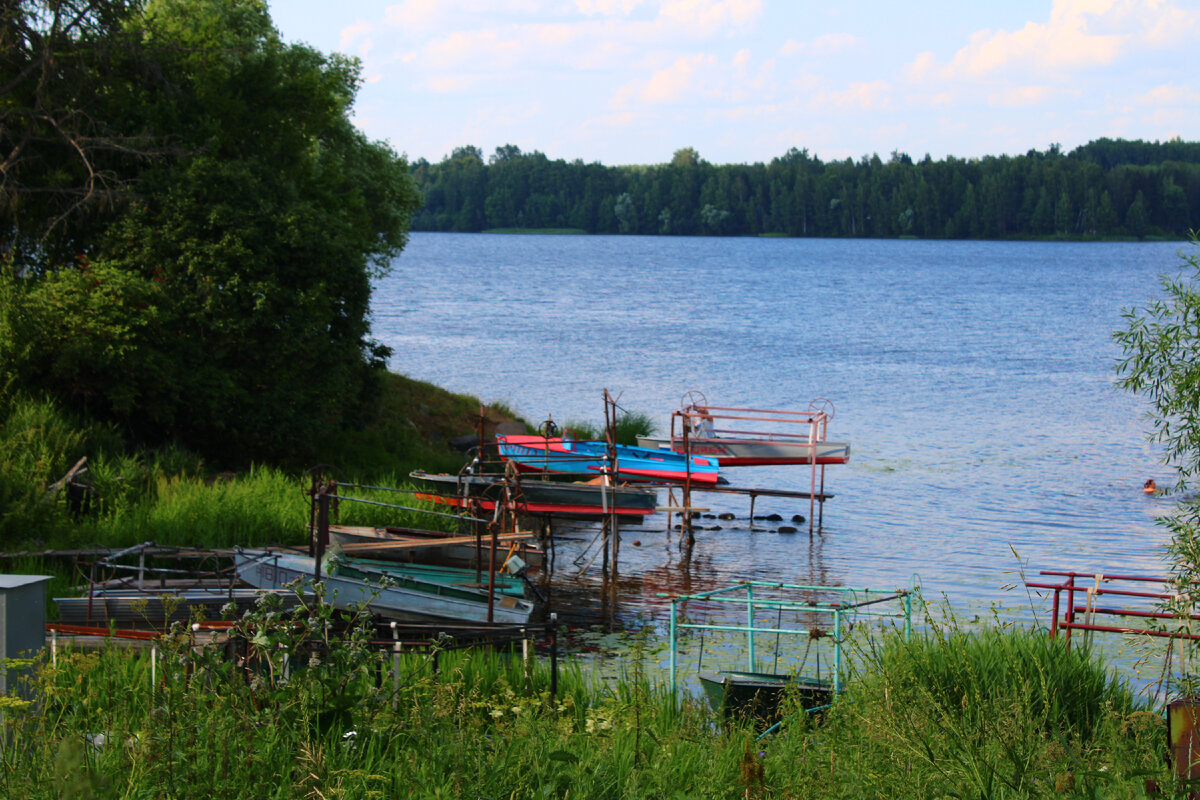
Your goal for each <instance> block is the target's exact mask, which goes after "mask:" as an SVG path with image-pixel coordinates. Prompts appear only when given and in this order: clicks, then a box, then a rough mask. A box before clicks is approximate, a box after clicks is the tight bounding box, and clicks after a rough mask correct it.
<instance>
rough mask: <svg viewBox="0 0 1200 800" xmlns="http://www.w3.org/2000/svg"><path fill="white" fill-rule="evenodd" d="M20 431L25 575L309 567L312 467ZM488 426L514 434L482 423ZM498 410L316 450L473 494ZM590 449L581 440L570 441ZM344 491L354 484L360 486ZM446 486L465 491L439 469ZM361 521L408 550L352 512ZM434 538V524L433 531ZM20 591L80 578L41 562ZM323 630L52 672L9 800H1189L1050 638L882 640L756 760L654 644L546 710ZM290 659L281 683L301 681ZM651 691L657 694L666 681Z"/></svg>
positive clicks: (15, 509) (24, 427)
mask: <svg viewBox="0 0 1200 800" xmlns="http://www.w3.org/2000/svg"><path fill="white" fill-rule="evenodd" d="M0 411H2V412H3V415H2V419H3V422H4V425H3V428H2V429H0V531H2V532H3V535H4V549H6V550H8V551H13V550H15V549H28V548H43V547H71V546H79V545H87V544H93V543H99V544H104V545H107V546H114V545H128V544H133V543H137V542H141V541H148V540H152V541H157V542H159V543H164V544H180V545H202V546H226V545H231V544H262V543H267V542H278V543H298V542H300V541H301V540H302V539H303V537H304V529H305V524H306V522H307V502H306V498H305V490H306V488H307V486H308V482H307V478H305V477H304V476H303V472H302V470H300V469H298V468H297V467H296V466H294V465H270V466H267V465H262V466H254V467H251V468H247V469H244V470H241V471H239V472H237V473H224V472H216V471H215V470H214V469H212V468H210V467H209V466H208V465H205V464H204V463H202V462H201V461H199V460H198V459H196V458H195V457H194V456H192V455H190V454H188V453H186V452H183V451H180V450H178V449H172V448H165V449H161V450H157V451H153V452H146V451H141V452H130V451H128V450H126V449H125V448H124V447H123V446H122V444H121V442H120V438H119V437H118V436H117V434H116V432H114V431H111V430H108V429H106V428H104V427H103V426H96V425H89V424H86V423H85V422H83V421H80V420H77V419H73V418H71V417H69V416H68V415H64V414H63V413H62V412H61V411H60V410H59V409H57V408H55V407H54V406H52V405H50V404H48V403H45V402H41V401H38V400H36V399H29V398H23V399H11V400H9V401H8V403H7V406H6V407H5V408H3V409H0ZM485 413H486V415H487V416H488V417H489V419H490V420H491V422H493V423H494V422H495V421H497V420H499V419H500V418H507V417H509V416H511V414H510V413H509V412H508V411H507V410H505V409H490V410H488V411H486V412H485ZM478 415H479V404H478V401H476V400H474V399H472V398H466V397H461V396H456V395H449V394H447V393H444V392H441V391H440V390H437V389H436V387H431V386H429V385H428V384H420V383H418V382H413V381H408V380H406V379H402V378H399V377H398V376H393V377H392V378H389V388H388V391H387V392H386V393H385V395H384V396H383V397H382V398H381V400H380V405H379V410H378V414H377V417H376V419H375V420H374V421H373V422H372V423H371V424H370V425H369V426H367V427H365V428H363V429H362V430H359V431H350V432H344V435H341V436H338V437H336V439H334V440H331V442H329V443H326V444H324V445H322V446H321V449H322V452H323V453H324V454H326V455H327V457H325V458H323V459H322V460H324V461H326V462H331V463H333V464H335V465H337V467H336V468H337V471H338V473H339V475H340V477H341V478H342V479H343V480H359V481H363V482H368V483H373V484H375V485H395V484H396V483H399V482H402V481H403V480H404V478H405V476H406V475H407V473H408V470H409V469H411V468H413V467H424V468H427V469H439V468H442V469H454V468H457V466H458V465H459V464H461V456H459V455H457V454H454V453H453V452H452V451H450V449H449V448H448V447H447V446H446V441H447V440H448V439H450V438H453V437H454V436H458V435H462V434H465V433H470V432H471V431H472V430H473V426H474V420H475V419H476V418H477V417H478ZM571 425H572V426H573V427H577V428H580V429H581V430H582V429H586V427H587V426H586V424H585V423H571ZM83 455H86V456H88V462H87V464H88V466H89V473H88V480H89V481H90V483H91V485H92V486H93V487H94V488H95V490H96V494H95V498H94V501H93V505H92V507H91V508H90V509H87V510H86V511H84V512H83V513H79V514H74V513H72V510H71V507H70V506H69V504H67V503H66V501H65V500H64V498H63V496H62V495H61V494H55V493H50V492H48V491H47V488H46V487H47V486H49V485H51V484H52V483H53V482H54V481H56V480H58V479H59V478H61V477H62V475H63V474H65V473H66V471H67V470H68V469H69V468H70V467H71V465H72V464H75V463H76V462H77V461H78V459H79V457H81V456H83ZM347 465H353V467H351V466H347ZM440 465H444V466H440ZM342 519H343V521H346V522H351V523H358V524H375V523H377V522H389V523H392V524H404V522H405V520H400V519H398V518H397V516H396V514H395V512H394V511H393V510H391V509H382V510H381V509H377V508H374V507H371V506H357V505H355V506H351V505H348V504H347V506H346V507H345V508H343V510H342ZM410 521H411V522H412V523H414V524H421V525H426V526H429V525H432V524H435V523H434V521H433V520H431V519H430V518H423V519H422V518H418V517H417V516H414V517H413V518H412V519H411V520H410ZM0 568H2V569H4V570H5V571H11V572H24V573H50V574H55V575H56V578H55V582H54V583H53V584H52V586H51V596H55V595H57V594H59V593H60V592H65V591H66V590H67V589H68V588H69V586H70V584H71V582H72V576H71V575H70V571H69V569H67V570H66V571H64V570H63V568H62V567H61V565H59V564H55V563H49V562H43V561H39V560H37V559H32V558H24V559H11V560H7V561H4V562H0ZM330 613H331V612H330V611H329V610H328V609H327V608H324V607H317V608H313V609H302V611H301V612H300V616H298V617H296V618H288V619H287V620H286V621H287V623H288V624H287V625H286V626H281V623H282V622H284V621H285V615H284V613H283V612H281V611H279V610H278V609H272V608H264V609H262V610H261V612H260V613H259V614H257V615H254V616H252V617H250V618H248V619H244V620H242V621H240V622H239V623H238V624H239V625H240V626H241V631H240V632H241V635H242V637H243V638H244V639H245V640H246V641H247V642H249V643H250V647H251V649H252V650H254V651H255V652H254V655H255V658H253V659H252V660H251V661H250V662H247V663H243V664H239V663H238V662H235V661H231V660H230V659H229V658H228V657H227V656H226V654H224V653H223V652H222V651H221V650H220V649H219V648H215V647H208V648H193V647H192V646H191V645H190V642H189V640H188V638H187V634H186V631H177V632H176V633H175V634H173V635H170V636H168V637H167V639H166V640H165V642H164V644H163V652H162V656H161V658H160V659H159V661H158V663H157V664H156V666H155V671H156V672H155V677H154V680H152V679H151V665H150V660H149V657H148V655H147V654H146V653H145V652H132V651H128V650H124V649H121V648H116V647H110V648H105V649H101V650H99V651H75V652H70V653H63V654H60V655H59V658H58V660H57V665H55V666H51V665H50V664H48V663H46V662H47V660H48V659H46V658H43V659H42V660H41V661H40V662H39V663H38V665H36V670H35V677H34V682H33V686H31V687H29V690H28V693H27V694H26V695H24V697H27V698H33V699H35V702H26V701H25V700H22V699H21V696H16V695H9V696H0V706H2V708H0V711H2V712H3V724H0V762H2V763H0V797H14V798H16V797H30V798H42V797H45V798H50V797H56V798H57V797H79V798H83V797H91V798H110V797H111V798H167V797H171V798H191V797H196V798H200V797H204V798H209V797H230V798H234V797H236V798H257V797H279V798H296V797H305V798H334V797H339V798H375V797H410V796H411V797H421V798H425V797H429V798H436V797H454V798H458V797H470V798H479V797H483V798H492V797H495V798H508V797H557V798H568V797H571V798H590V797H596V798H626V797H628V798H634V797H654V798H657V797H663V798H676V797H678V798H684V797H686V798H693V797H696V798H705V797H712V798H766V797H780V798H792V797H795V798H801V797H805V798H847V797H851V798H857V797H862V798H875V797H914V798H918V797H920V798H923V797H929V798H936V797H978V798H1016V797H1058V796H1079V797H1121V798H1124V797H1138V796H1144V792H1143V787H1144V783H1145V781H1146V780H1148V779H1152V780H1155V781H1158V782H1159V784H1160V785H1161V786H1163V787H1164V788H1165V789H1166V791H1167V793H1168V794H1170V793H1171V791H1172V788H1173V787H1172V784H1171V783H1170V773H1169V768H1168V766H1167V765H1166V763H1165V760H1164V755H1165V753H1166V743H1165V730H1164V727H1165V726H1164V724H1163V720H1162V717H1161V716H1160V715H1158V714H1156V713H1153V712H1151V711H1148V710H1141V709H1139V707H1138V703H1137V702H1136V701H1135V699H1134V698H1133V697H1132V696H1131V695H1130V693H1129V691H1128V690H1127V689H1125V688H1124V687H1122V686H1121V685H1119V684H1117V683H1115V682H1114V681H1113V680H1112V679H1111V677H1110V674H1111V673H1110V671H1109V670H1108V669H1107V668H1106V667H1105V666H1104V665H1103V664H1102V663H1101V662H1100V661H1099V659H1097V658H1094V657H1092V655H1091V654H1089V653H1088V652H1086V651H1084V650H1080V649H1075V650H1071V651H1068V650H1066V649H1064V648H1062V647H1061V646H1059V645H1058V644H1056V643H1055V642H1052V641H1050V640H1049V639H1047V638H1046V636H1045V634H1044V633H1039V632H1034V633H1030V632H1023V631H1016V630H1013V629H1012V628H1005V627H1002V626H997V627H995V628H993V629H981V630H979V631H973V632H965V631H961V630H959V629H958V628H957V627H956V626H955V625H953V624H950V625H949V626H946V627H938V626H937V625H933V626H930V627H928V628H927V632H926V633H925V634H924V635H923V636H920V637H918V638H917V640H916V641H914V642H911V643H907V644H906V643H904V642H903V641H901V640H899V639H898V638H896V637H895V636H893V635H889V634H887V633H885V632H877V633H874V634H871V635H869V636H867V638H864V639H862V640H860V641H857V642H856V643H855V645H854V658H853V659H852V662H851V663H852V666H851V667H850V669H849V673H848V675H847V676H846V677H847V679H848V680H847V683H848V686H849V690H848V691H847V693H846V694H845V696H844V697H843V698H841V701H840V702H839V703H837V704H836V706H835V707H834V708H833V709H831V710H830V711H828V712H826V713H825V714H824V715H823V717H822V718H821V719H820V720H819V721H818V720H813V719H810V718H809V717H808V716H807V715H806V714H805V713H804V712H803V711H802V710H801V709H799V707H798V701H796V700H795V699H792V700H790V701H788V704H787V705H786V708H787V714H786V717H785V722H784V725H783V728H782V729H781V730H780V731H779V732H778V733H776V734H773V735H771V736H768V737H767V738H764V739H761V740H760V739H759V738H758V737H759V733H760V728H758V727H756V726H754V725H753V724H751V723H745V724H741V723H732V724H730V723H726V722H724V721H722V720H721V719H720V718H719V717H717V716H716V715H715V714H714V713H713V712H712V711H711V710H710V709H708V708H707V707H705V706H704V705H703V704H702V703H700V702H699V701H698V700H697V699H696V698H694V697H692V696H691V695H685V696H683V697H674V696H671V695H670V694H669V693H668V692H667V690H666V689H665V687H664V685H663V683H662V681H661V679H660V678H659V677H658V674H660V673H656V670H655V669H654V668H653V667H652V666H651V664H652V662H651V661H650V660H649V659H653V658H654V657H655V655H656V654H657V655H659V656H661V652H659V651H660V650H661V643H660V642H657V641H653V640H651V639H650V638H649V637H650V636H651V634H649V633H647V634H644V635H641V636H635V637H632V639H631V640H630V641H629V642H628V643H627V644H626V651H625V652H626V655H625V656H624V657H623V659H622V663H623V664H624V665H625V666H624V668H623V672H622V673H621V675H620V676H619V677H618V679H617V680H615V681H612V680H596V679H592V678H590V677H585V675H586V674H587V673H585V671H584V670H583V669H582V668H581V667H580V666H579V665H569V666H568V667H567V669H566V671H565V674H564V675H563V676H562V682H561V683H560V692H559V694H558V696H557V697H554V698H551V697H550V696H549V679H548V675H547V672H546V665H545V662H544V659H543V660H541V661H539V662H538V664H537V665H536V666H534V667H532V668H531V667H530V666H529V665H528V664H526V663H525V662H523V661H522V659H521V657H520V656H519V655H515V654H507V653H497V652H484V651H477V652H473V653H467V652H456V653H443V654H441V657H440V659H439V666H440V670H439V671H438V672H437V673H434V672H433V662H432V659H431V658H430V657H429V656H428V655H427V654H418V653H410V654H406V655H404V656H403V658H402V659H401V663H400V667H399V670H398V672H397V673H396V676H397V677H396V678H395V679H396V680H398V681H399V688H398V689H395V688H394V687H395V686H396V684H394V683H393V679H394V678H393V674H392V668H393V662H392V657H391V655H390V654H386V655H385V654H380V653H378V652H375V651H372V650H371V649H369V648H367V647H365V646H364V644H363V642H362V636H361V635H358V636H357V638H356V637H355V636H352V637H351V638H350V640H349V641H348V642H344V643H332V646H331V647H329V648H328V649H322V650H319V652H318V651H314V650H312V649H311V648H310V647H309V646H307V645H304V644H302V642H303V641H304V640H305V639H306V637H308V635H309V634H312V635H313V636H315V637H316V638H318V639H321V640H323V639H324V637H325V636H326V635H327V633H326V631H327V629H326V628H325V627H324V621H325V620H326V619H328V618H329V617H328V615H329V614H330ZM285 658H286V664H285V660H284V659H285ZM651 676H654V677H651Z"/></svg>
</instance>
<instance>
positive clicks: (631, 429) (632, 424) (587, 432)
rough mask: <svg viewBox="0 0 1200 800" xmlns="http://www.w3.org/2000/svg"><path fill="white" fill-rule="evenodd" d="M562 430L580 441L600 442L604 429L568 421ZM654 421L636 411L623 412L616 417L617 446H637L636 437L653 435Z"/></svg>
mask: <svg viewBox="0 0 1200 800" xmlns="http://www.w3.org/2000/svg"><path fill="white" fill-rule="evenodd" d="M563 429H564V430H566V431H570V433H571V435H572V436H573V437H575V438H576V439H579V440H581V441H600V440H602V439H604V427H603V426H602V425H598V424H596V423H592V422H581V421H577V420H573V421H568V422H567V423H566V424H565V425H563ZM654 430H655V426H654V421H653V420H652V419H651V418H650V415H648V414H643V413H641V412H637V411H625V412H622V413H621V414H619V415H618V416H617V424H616V437H617V444H627V445H637V437H638V436H649V435H650V434H652V433H654Z"/></svg>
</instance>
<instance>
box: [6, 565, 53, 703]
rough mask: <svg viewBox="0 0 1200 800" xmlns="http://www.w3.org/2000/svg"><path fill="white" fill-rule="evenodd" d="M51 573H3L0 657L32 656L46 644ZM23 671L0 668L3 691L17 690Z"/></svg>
mask: <svg viewBox="0 0 1200 800" xmlns="http://www.w3.org/2000/svg"><path fill="white" fill-rule="evenodd" d="M49 580H50V576H49V575H0V659H4V658H32V657H34V656H36V655H37V654H38V652H39V651H40V650H41V649H42V648H43V647H45V646H46V584H47V583H48V582H49ZM22 672H23V671H22V670H9V669H0V693H5V692H8V691H9V690H10V689H15V688H16V685H17V681H18V679H19V678H20V676H21V674H22Z"/></svg>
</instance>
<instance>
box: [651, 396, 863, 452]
mask: <svg viewBox="0 0 1200 800" xmlns="http://www.w3.org/2000/svg"><path fill="white" fill-rule="evenodd" d="M832 419H833V403H830V402H829V401H828V400H825V399H823V398H818V399H817V400H814V401H812V403H810V404H809V407H808V410H807V411H785V410H781V409H774V408H740V407H733V406H710V405H709V404H708V400H706V399H705V397H704V395H703V394H701V393H700V392H697V391H690V392H688V393H687V394H685V395H684V396H683V399H682V401H681V402H680V409H679V410H678V411H676V412H674V413H672V414H671V433H670V435H669V436H639V437H638V446H639V447H645V448H648V449H652V450H665V451H668V452H673V453H690V454H692V455H694V456H708V457H710V458H715V459H716V460H717V463H718V464H719V465H720V466H721V467H722V468H724V467H752V466H759V465H766V464H799V465H804V464H811V465H814V466H825V465H827V464H845V463H846V462H847V461H849V460H850V444H849V443H848V442H831V441H827V440H826V439H825V432H826V430H827V429H828V427H829V421H830V420H832Z"/></svg>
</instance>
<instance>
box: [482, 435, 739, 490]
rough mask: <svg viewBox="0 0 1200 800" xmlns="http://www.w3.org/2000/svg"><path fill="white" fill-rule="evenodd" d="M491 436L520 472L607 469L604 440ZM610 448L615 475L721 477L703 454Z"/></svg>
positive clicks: (707, 480) (706, 480)
mask: <svg viewBox="0 0 1200 800" xmlns="http://www.w3.org/2000/svg"><path fill="white" fill-rule="evenodd" d="M496 442H497V445H498V448H499V452H500V458H501V460H503V461H506V462H511V463H512V464H514V465H515V466H516V468H517V469H519V470H521V471H522V472H541V473H546V474H554V475H590V476H596V475H602V474H604V473H605V472H606V471H607V470H608V469H609V466H608V445H607V444H606V443H605V442H599V441H581V440H576V439H570V438H566V437H557V436H556V437H545V436H538V435H505V434H497V436H496ZM615 453H616V464H615V465H613V466H614V468H615V470H616V474H615V475H614V476H613V478H614V479H615V480H618V481H657V482H663V483H681V482H684V481H688V480H690V481H692V482H693V483H703V484H716V483H717V482H718V480H719V478H720V475H719V466H718V463H717V460H716V459H714V458H709V457H707V456H699V455H690V456H689V455H684V454H681V453H674V452H672V451H670V450H659V449H657V448H655V449H650V448H645V447H635V446H632V445H616V447H615Z"/></svg>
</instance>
